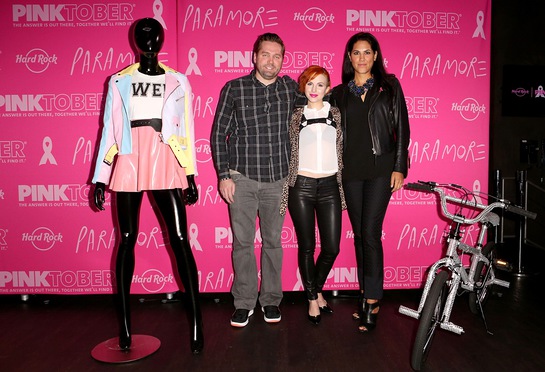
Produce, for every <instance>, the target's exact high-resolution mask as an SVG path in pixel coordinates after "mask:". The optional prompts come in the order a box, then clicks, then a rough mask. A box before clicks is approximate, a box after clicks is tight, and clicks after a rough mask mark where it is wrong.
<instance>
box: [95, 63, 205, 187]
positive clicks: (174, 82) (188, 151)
mask: <svg viewBox="0 0 545 372" xmlns="http://www.w3.org/2000/svg"><path fill="white" fill-rule="evenodd" d="M159 65H160V66H161V67H162V68H163V69H164V70H165V94H164V102H163V110H162V117H161V119H162V121H163V125H162V130H161V139H162V141H163V142H164V143H166V144H168V145H169V146H170V148H171V149H172V151H173V152H174V155H175V156H176V158H177V159H178V162H179V163H180V165H181V166H182V167H184V168H185V173H186V175H197V163H196V157H195V146H194V138H195V132H194V131H195V128H194V120H193V109H192V104H191V99H192V91H191V85H190V84H189V81H188V79H187V77H186V76H185V75H184V74H182V73H180V72H177V71H175V70H173V69H171V68H169V67H167V66H165V65H163V64H162V63H159ZM138 67H140V64H139V63H135V64H133V65H131V66H129V67H127V68H125V69H124V70H122V71H120V72H118V73H117V74H115V75H112V76H111V78H110V81H109V83H108V94H107V96H106V102H105V105H104V119H103V120H104V127H103V129H102V137H101V140H100V147H99V150H98V157H97V161H96V166H95V173H94V176H93V181H92V182H93V183H97V182H102V183H104V184H108V183H109V181H110V175H111V172H112V166H111V165H112V162H113V158H114V156H115V155H116V154H118V153H119V154H120V155H121V154H130V153H131V152H132V136H131V123H130V118H129V103H130V94H131V86H132V74H133V73H134V72H135V71H137V70H138Z"/></svg>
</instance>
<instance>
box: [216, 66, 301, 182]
mask: <svg viewBox="0 0 545 372" xmlns="http://www.w3.org/2000/svg"><path fill="white" fill-rule="evenodd" d="M297 89H298V84H297V82H295V81H294V80H293V79H292V78H290V77H289V76H282V77H280V76H279V77H278V78H277V79H276V81H275V82H274V83H272V84H270V85H263V84H262V83H261V82H260V81H259V80H257V78H256V76H255V70H254V71H252V73H251V74H249V75H246V76H243V77H240V78H237V79H234V80H231V81H229V82H227V83H226V84H225V86H224V87H223V89H222V90H221V94H220V99H219V102H218V106H217V108H216V114H215V118H214V125H213V128H212V136H211V146H212V154H213V159H214V165H215V166H216V171H217V173H218V177H219V179H223V178H228V177H229V169H232V170H235V171H237V172H240V173H242V174H243V175H244V176H246V177H248V178H250V179H252V180H255V181H258V182H275V181H278V180H281V179H282V178H284V177H286V176H287V174H288V162H289V135H288V127H289V122H290V118H291V114H292V112H293V109H294V107H295V100H296V97H298V98H299V99H301V97H302V96H301V95H300V94H296V92H297Z"/></svg>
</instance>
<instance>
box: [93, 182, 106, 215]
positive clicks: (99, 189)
mask: <svg viewBox="0 0 545 372" xmlns="http://www.w3.org/2000/svg"><path fill="white" fill-rule="evenodd" d="M105 190H106V185H105V184H103V183H102V182H97V183H96V184H95V192H94V198H93V201H94V202H95V207H97V208H98V209H99V210H101V211H103V210H104V192H105Z"/></svg>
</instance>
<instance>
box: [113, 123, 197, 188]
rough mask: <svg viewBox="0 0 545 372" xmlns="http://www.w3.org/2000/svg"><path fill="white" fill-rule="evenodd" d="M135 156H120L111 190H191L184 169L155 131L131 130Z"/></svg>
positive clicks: (142, 128)
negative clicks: (188, 188) (188, 187)
mask: <svg viewBox="0 0 545 372" xmlns="http://www.w3.org/2000/svg"><path fill="white" fill-rule="evenodd" d="M131 134H132V154H125V155H119V154H118V155H117V157H116V162H115V164H114V169H113V171H112V177H111V179H110V189H111V190H113V191H126V192H136V191H144V190H165V189H185V188H187V177H186V174H185V169H184V168H182V166H181V165H180V163H178V160H177V159H176V157H175V156H174V153H173V152H172V150H171V149H170V146H169V145H168V144H165V143H164V142H162V141H161V138H160V137H159V133H158V132H156V131H155V130H154V129H153V128H152V127H137V128H131Z"/></svg>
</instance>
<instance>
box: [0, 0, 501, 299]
mask: <svg viewBox="0 0 545 372" xmlns="http://www.w3.org/2000/svg"><path fill="white" fill-rule="evenodd" d="M490 12H491V1H490V0H476V1H458V2H445V1H440V0H435V1H429V0H427V1H425V0H420V1H411V2H407V1H402V0H397V1H395V0H393V1H388V2H384V1H380V0H369V1H365V2H361V1H357V0H350V1H349V0H344V1H336V2H331V1H324V0H315V1H287V0H278V1H276V2H273V3H271V2H264V1H236V2H235V1H225V0H224V1H218V0H206V1H187V0H179V1H174V0H147V1H138V2H123V1H119V0H118V1H108V0H103V1H92V2H80V1H72V2H63V1H60V0H53V1H38V0H37V1H31V2H29V1H10V0H8V1H2V2H1V4H0V19H1V23H2V24H3V25H4V26H5V28H6V29H5V30H4V31H3V32H2V38H1V43H0V55H1V57H2V63H1V64H0V82H1V83H0V117H1V121H0V123H1V124H0V126H1V131H0V294H13V293H21V294H26V293H36V294H40V293H53V294H82V293H89V294H96V293H111V292H112V291H113V277H114V272H113V264H114V257H115V251H116V246H117V241H118V231H117V229H116V228H115V225H116V223H115V221H116V216H115V208H112V203H111V200H112V195H111V194H107V203H106V211H103V212H96V211H94V210H93V209H92V208H91V206H92V203H90V194H92V188H91V185H90V178H91V174H92V170H93V168H94V159H95V157H96V149H97V142H98V139H99V136H100V132H101V126H102V123H101V107H102V104H103V99H104V97H105V90H106V82H107V80H108V77H109V76H110V75H112V74H114V73H115V72H117V71H119V70H121V69H122V68H124V67H126V66H127V65H129V64H131V63H133V62H134V61H135V60H137V57H136V55H135V51H134V49H133V48H132V46H131V42H130V41H131V35H130V26H131V24H133V23H134V21H135V20H137V19H139V18H143V17H154V18H156V19H157V20H159V21H160V22H161V24H162V25H163V27H164V28H165V35H166V41H165V45H164V47H163V50H162V53H161V55H160V60H161V61H162V62H164V63H165V64H166V65H168V66H170V67H172V68H175V69H177V70H179V71H181V72H183V73H185V74H186V75H187V76H188V78H189V81H190V83H191V85H192V87H193V93H194V97H193V109H194V114H195V115H194V116H195V132H196V138H195V146H196V152H197V160H198V177H196V180H197V185H198V187H199V190H200V199H199V201H198V203H197V204H196V205H194V206H191V207H188V208H187V212H188V231H189V240H190V242H191V247H192V249H193V253H194V255H195V259H196V261H197V265H198V269H199V279H200V290H201V291H202V292H227V291H229V290H230V287H231V284H232V281H233V270H232V266H231V250H232V242H233V237H232V231H231V229H230V226H229V219H228V212H227V205H226V204H225V203H224V202H223V201H222V199H221V198H220V196H219V194H218V192H217V180H216V176H215V172H214V167H213V164H212V160H211V154H210V142H209V138H210V131H211V126H212V121H213V117H214V112H215V108H216V105H217V102H218V97H219V92H220V89H221V88H222V86H223V84H224V83H225V82H226V81H228V80H230V79H234V78H237V77H239V76H242V75H245V74H248V73H250V71H251V70H252V68H253V66H252V52H251V51H252V46H253V43H254V41H255V39H256V37H257V36H258V35H259V34H262V33H264V32H275V33H278V34H279V35H280V36H281V37H282V38H283V39H284V42H285V44H286V56H285V61H284V68H283V72H282V74H286V75H290V76H292V77H293V78H294V79H297V77H298V76H299V74H300V73H301V72H302V70H303V69H304V68H305V67H307V66H308V65H310V64H317V65H321V66H323V67H325V68H326V69H328V70H329V71H330V73H331V76H332V80H333V81H332V83H333V85H336V84H339V83H340V76H341V64H342V54H343V50H344V46H345V43H346V41H347V40H348V38H349V37H350V36H351V35H353V34H354V33H356V32H360V31H365V32H371V33H373V34H374V35H375V36H376V37H377V38H378V40H379V42H380V43H381V47H382V50H383V54H384V56H385V60H386V63H387V68H388V70H389V71H390V72H392V73H395V74H396V75H397V77H398V78H399V80H400V81H401V84H402V87H403V90H404V92H405V96H406V100H407V106H408V108H409V116H410V125H411V144H410V148H409V153H410V158H411V168H410V171H409V178H408V180H407V181H416V180H435V181H439V182H454V183H457V184H461V185H464V186H466V187H468V188H472V189H475V190H483V191H486V190H487V187H488V184H487V180H488V154H489V146H488V142H489V141H488V125H489V86H490V24H491V20H490ZM446 224H447V223H446V221H445V220H443V219H441V218H440V217H439V215H438V208H437V201H436V199H435V198H434V197H433V196H430V195H425V194H420V193H416V192H410V191H405V190H402V191H400V192H397V193H395V194H394V195H393V197H392V199H391V202H390V206H389V209H388V213H387V216H386V220H385V224H384V229H383V242H384V254H385V288H386V289H390V288H417V287H419V286H420V285H421V283H422V279H423V276H424V274H425V270H426V268H427V267H428V266H429V265H430V264H431V263H432V262H433V261H435V260H436V259H437V258H438V257H439V256H440V255H441V252H442V245H441V244H442V237H443V231H444V229H445V227H446ZM467 236H468V239H470V240H471V239H475V232H472V231H470V232H469V234H468V235H467ZM282 242H283V245H284V266H283V286H284V290H286V291H292V290H295V291H297V290H301V289H302V286H301V282H300V277H299V274H298V269H297V240H296V237H295V232H294V229H293V225H292V223H291V219H290V217H289V215H288V216H287V217H286V221H285V224H284V229H283V232H282ZM260 244H261V242H260V235H259V230H257V231H256V238H255V247H256V254H257V256H258V258H259V253H260V249H259V248H260ZM356 288H357V278H356V267H355V254H354V249H353V234H352V230H351V227H350V224H349V221H348V217H347V215H346V213H345V214H344V222H343V232H342V241H341V253H340V255H339V257H338V259H337V261H336V263H335V266H334V268H333V270H332V271H331V273H330V275H329V277H328V280H327V283H326V286H325V289H326V290H345V289H351V290H352V289H356ZM132 290H133V292H134V293H158V292H174V291H176V290H178V285H177V278H176V276H175V275H173V269H172V262H171V260H170V253H169V247H168V244H167V243H166V240H165V234H164V233H163V231H162V229H161V226H160V224H159V222H158V220H157V216H156V214H155V212H154V210H153V207H152V205H151V204H150V202H149V201H148V199H147V198H144V202H143V205H142V212H141V223H140V233H139V236H138V242H137V245H136V270H135V273H134V278H133V286H132Z"/></svg>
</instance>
